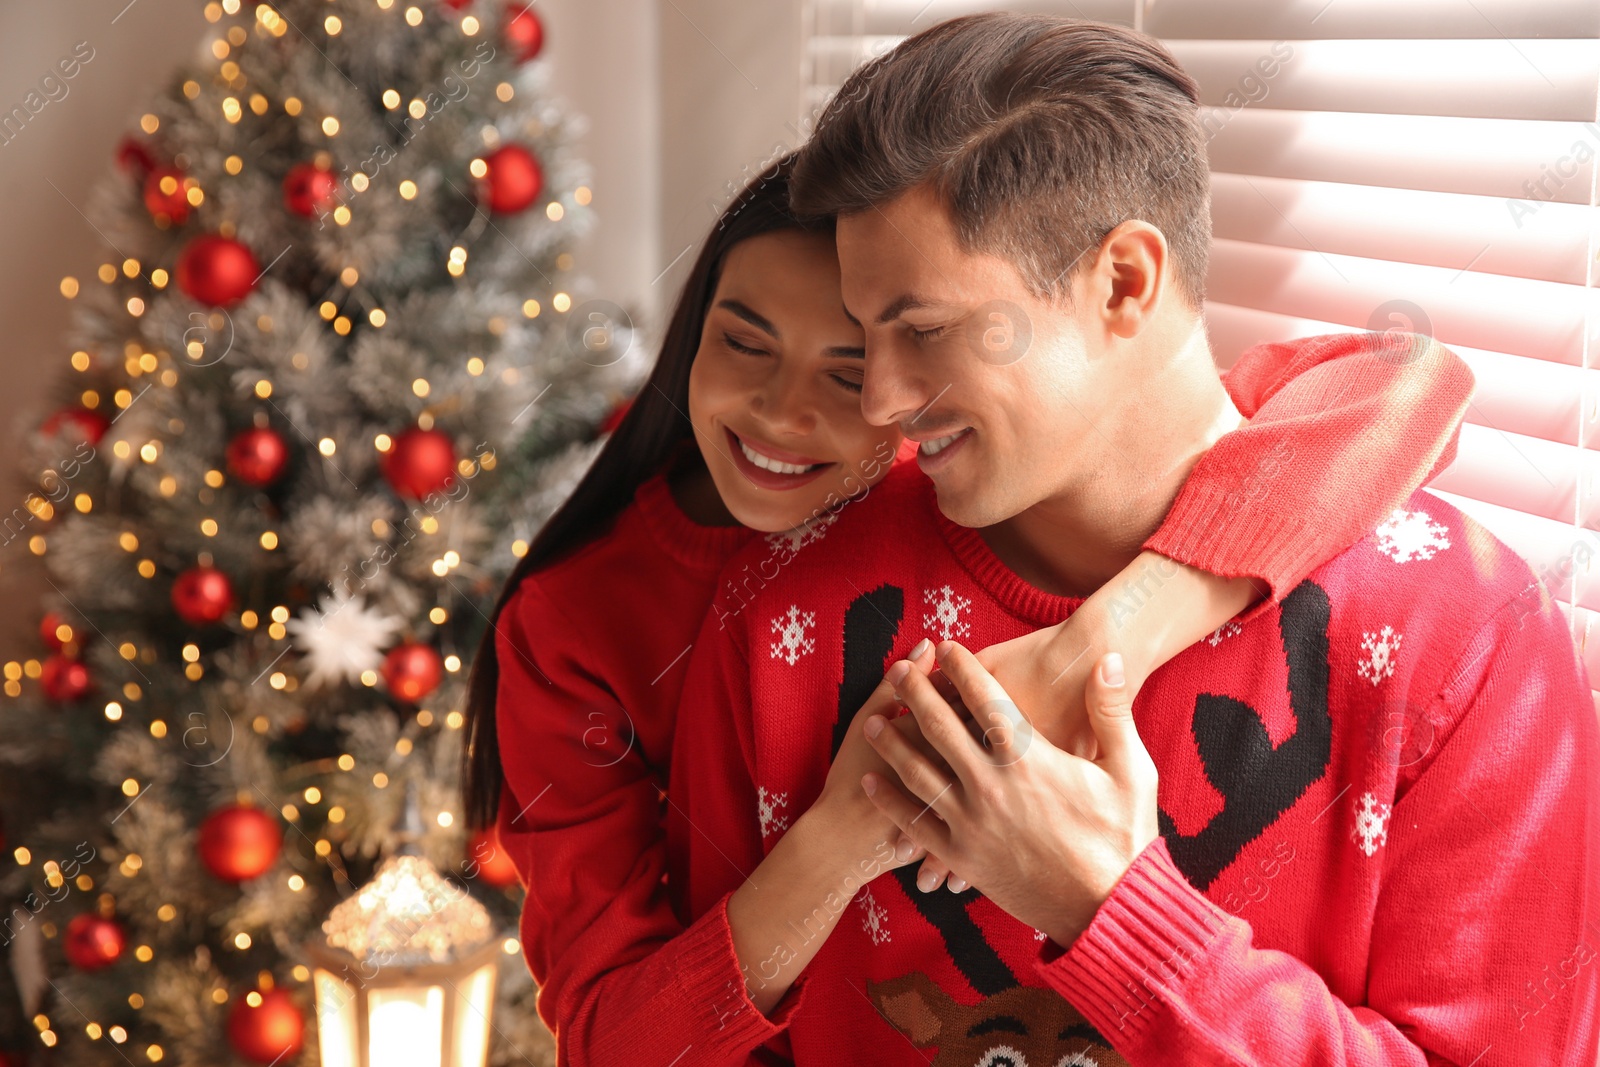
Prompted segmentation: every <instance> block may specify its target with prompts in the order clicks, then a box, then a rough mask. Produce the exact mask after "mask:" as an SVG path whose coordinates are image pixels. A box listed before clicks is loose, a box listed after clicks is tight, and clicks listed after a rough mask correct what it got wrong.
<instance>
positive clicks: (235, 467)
mask: <svg viewBox="0 0 1600 1067" xmlns="http://www.w3.org/2000/svg"><path fill="white" fill-rule="evenodd" d="M288 465H289V445H288V444H287V443H286V442H285V441H284V439H283V435H282V434H280V433H278V431H277V430H274V429H270V428H268V427H265V426H257V427H254V428H252V429H249V430H242V431H240V432H239V433H237V434H235V435H234V437H233V440H231V441H229V442H228V469H229V470H230V471H232V472H233V476H234V477H235V478H237V479H239V480H240V481H241V482H243V483H244V484H246V485H249V486H254V487H255V488H257V489H262V488H265V487H266V486H269V485H271V484H272V483H273V482H275V481H277V480H278V477H279V475H281V474H283V471H284V468H285V467H287V466H288Z"/></svg>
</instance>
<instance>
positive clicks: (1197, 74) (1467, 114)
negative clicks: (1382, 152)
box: [1166, 37, 1600, 122]
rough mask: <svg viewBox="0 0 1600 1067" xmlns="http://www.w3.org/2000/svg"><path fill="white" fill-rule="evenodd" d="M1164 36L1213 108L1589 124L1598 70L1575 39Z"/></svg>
mask: <svg viewBox="0 0 1600 1067" xmlns="http://www.w3.org/2000/svg"><path fill="white" fill-rule="evenodd" d="M1166 43H1167V45H1168V47H1169V48H1170V49H1171V50H1172V54H1173V55H1174V56H1176V57H1177V59H1178V62H1180V63H1182V64H1183V68H1184V69H1185V70H1187V71H1188V72H1189V73H1190V74H1191V75H1193V76H1194V78H1195V80H1196V81H1198V82H1199V83H1200V88H1201V102H1202V103H1205V104H1210V105H1215V106H1219V107H1224V106H1225V107H1238V106H1240V105H1241V102H1248V103H1249V104H1250V105H1251V106H1257V107H1259V106H1265V107H1270V108H1275V109H1279V110H1290V111H1364V112H1375V113H1381V114H1400V113H1403V114H1409V115H1453V116H1458V117H1462V118H1500V119H1545V120H1554V121H1562V122H1590V121H1593V119H1594V91H1595V83H1596V79H1597V77H1600V48H1597V47H1596V44H1595V42H1594V41H1592V40H1582V39H1562V40H1542V41H1541V40H1522V41H1513V40H1506V39H1502V38H1498V37H1497V38H1494V39H1492V40H1448V39H1447V40H1427V41H1415V40H1408V41H1373V40H1354V41H1350V40H1346V41H1303V40H1301V41H1271V40H1268V41H1260V40H1248V41H1233V40H1203V41H1183V40H1173V41H1168V42H1166Z"/></svg>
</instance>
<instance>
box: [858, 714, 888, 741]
mask: <svg viewBox="0 0 1600 1067" xmlns="http://www.w3.org/2000/svg"><path fill="white" fill-rule="evenodd" d="M861 729H862V732H864V733H865V734H866V735H867V736H868V737H877V736H878V735H879V734H881V733H883V716H882V715H872V716H869V717H868V718H867V721H866V722H865V723H863V724H862V726H861Z"/></svg>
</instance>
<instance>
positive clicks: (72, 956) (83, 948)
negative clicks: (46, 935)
mask: <svg viewBox="0 0 1600 1067" xmlns="http://www.w3.org/2000/svg"><path fill="white" fill-rule="evenodd" d="M127 944H128V935H127V934H126V933H125V932H123V929H122V924H121V923H119V922H117V921H116V920H115V919H103V918H101V917H100V916H98V915H96V914H94V913H93V912H88V911H86V912H84V913H83V914H81V915H75V916H73V918H72V921H71V922H69V923H67V932H66V935H65V936H64V937H63V938H62V939H61V948H62V951H64V952H65V953H66V954H67V962H68V963H70V964H72V965H73V966H74V967H76V968H78V970H80V971H98V970H99V969H100V968H102V967H109V966H111V965H112V964H113V963H116V962H117V961H118V960H119V959H121V958H122V950H123V949H124V948H126V947H127Z"/></svg>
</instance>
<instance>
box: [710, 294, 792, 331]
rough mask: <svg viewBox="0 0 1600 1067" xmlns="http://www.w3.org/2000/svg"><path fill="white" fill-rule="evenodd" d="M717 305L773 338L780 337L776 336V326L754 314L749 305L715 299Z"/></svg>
mask: <svg viewBox="0 0 1600 1067" xmlns="http://www.w3.org/2000/svg"><path fill="white" fill-rule="evenodd" d="M717 307H719V308H726V309H727V310H729V311H731V312H733V313H734V314H735V315H737V316H739V317H740V318H741V319H743V320H744V321H746V322H748V323H749V324H750V325H752V326H754V327H755V328H756V329H758V330H761V331H763V332H765V333H767V334H770V335H771V336H772V338H773V339H774V340H779V339H780V338H779V337H778V328H777V327H776V326H774V325H772V323H770V322H768V321H767V320H766V319H765V318H763V317H762V316H760V315H758V314H756V313H755V312H754V311H753V310H751V308H750V307H749V305H747V304H743V303H740V302H739V301H737V300H719V301H717Z"/></svg>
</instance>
